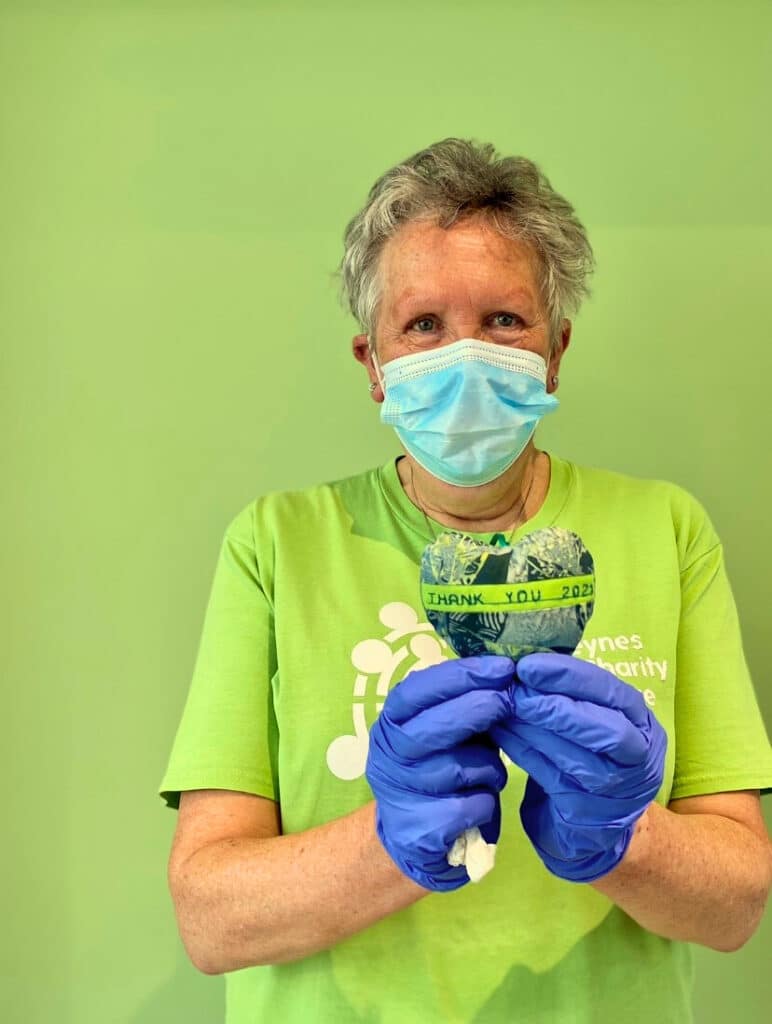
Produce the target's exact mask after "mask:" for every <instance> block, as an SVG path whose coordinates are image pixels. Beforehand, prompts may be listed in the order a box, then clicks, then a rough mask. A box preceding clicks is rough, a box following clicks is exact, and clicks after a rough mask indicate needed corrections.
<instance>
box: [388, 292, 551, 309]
mask: <svg viewBox="0 0 772 1024" xmlns="http://www.w3.org/2000/svg"><path fill="white" fill-rule="evenodd" d="M531 302H533V296H532V295H531V294H530V292H528V291H524V290H522V289H520V290H516V291H512V290H511V289H510V290H508V291H506V292H499V293H496V294H495V295H491V297H489V298H486V299H484V300H482V301H481V303H480V305H484V306H491V307H493V306H496V307H499V308H502V307H505V306H512V305H523V304H526V305H528V304H530V303H531ZM447 304H448V303H447V300H446V299H445V298H444V297H443V296H436V295H435V296H434V297H432V296H428V295H418V294H416V293H413V292H410V291H408V292H405V293H403V295H402V296H400V298H399V299H398V300H397V302H396V304H395V306H394V310H395V312H396V313H397V314H405V313H407V312H409V311H410V310H413V311H416V310H422V309H432V308H433V307H436V308H439V307H440V306H443V305H447Z"/></svg>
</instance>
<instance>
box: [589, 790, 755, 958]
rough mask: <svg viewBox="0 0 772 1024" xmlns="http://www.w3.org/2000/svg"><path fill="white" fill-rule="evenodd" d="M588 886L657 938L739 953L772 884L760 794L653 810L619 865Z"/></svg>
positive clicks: (715, 796)
mask: <svg viewBox="0 0 772 1024" xmlns="http://www.w3.org/2000/svg"><path fill="white" fill-rule="evenodd" d="M589 884H590V885H592V886H593V888H595V889H597V890H598V891H599V892H602V893H604V894H605V895H606V896H608V897H609V899H611V900H613V901H614V903H616V904H618V906H620V907H621V908H622V910H624V911H625V912H626V913H627V914H629V915H630V917H632V918H633V920H634V921H637V922H638V924H640V925H641V926H642V927H643V928H646V929H648V930H649V931H651V932H654V933H655V934H657V935H662V936H664V937H665V938H668V939H680V940H682V941H685V942H696V943H699V944H700V945H703V946H709V947H710V948H711V949H715V950H718V951H719V952H724V953H730V952H733V951H734V950H737V949H739V948H740V947H741V946H742V945H744V944H745V942H747V941H748V939H749V938H750V937H751V935H752V934H753V933H754V932H755V930H756V928H757V927H758V924H759V922H760V921H761V917H762V914H763V912H764V906H765V903H766V900H767V896H768V894H769V889H770V885H771V884H772V845H771V844H770V841H769V838H768V836H767V830H766V826H765V824H764V819H763V817H762V814H761V807H760V801H759V793H758V790H743V791H739V792H736V793H712V794H710V795H707V796H695V797H687V798H685V799H682V800H674V801H672V802H671V803H670V805H669V806H668V808H667V809H665V808H664V807H661V806H660V805H659V804H650V805H649V807H648V808H647V809H646V811H645V812H644V814H643V815H642V816H641V818H640V819H639V821H638V826H637V829H636V833H635V835H634V836H633V839H632V841H631V842H630V845H629V847H628V849H627V853H626V854H625V856H624V858H623V859H622V861H621V862H620V864H619V865H618V866H617V867H616V868H615V869H614V870H613V871H610V872H609V873H608V874H607V875H605V876H604V877H603V878H599V879H598V880H597V881H595V882H591V883H589Z"/></svg>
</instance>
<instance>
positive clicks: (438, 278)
mask: <svg viewBox="0 0 772 1024" xmlns="http://www.w3.org/2000/svg"><path fill="white" fill-rule="evenodd" d="M537 270H538V262H537V257H536V255H535V253H534V251H533V249H532V248H531V247H530V246H529V245H527V244H526V243H524V242H519V241H515V240H513V239H509V238H504V237H503V236H502V235H500V234H499V233H498V232H497V231H496V229H495V228H494V227H493V226H492V225H490V224H488V223H487V222H486V221H484V220H483V219H482V218H480V217H473V218H469V219H465V220H463V221H461V222H459V223H456V224H454V225H453V226H452V227H450V228H448V229H444V228H440V227H437V226H436V225H435V224H432V223H429V222H421V221H413V222H410V223H408V224H406V225H405V226H404V227H403V228H401V229H400V231H398V232H397V234H396V235H394V236H393V237H392V238H390V239H389V241H388V242H387V243H386V245H385V246H384V248H383V251H382V253H381V263H380V272H381V281H382V298H381V304H380V309H379V314H378V323H377V327H376V333H375V338H374V339H373V340H374V342H375V345H376V353H377V356H378V358H379V361H380V363H381V365H383V364H384V363H388V362H389V361H390V360H392V359H396V358H398V357H399V356H404V355H408V354H410V353H414V352H420V351H425V350H428V349H433V348H438V347H440V346H442V345H450V344H451V343H452V342H454V341H458V340H459V339H461V338H477V339H479V340H481V341H490V342H492V343H494V344H497V345H506V346H508V347H510V348H525V349H528V350H530V351H531V352H537V353H538V354H539V355H540V356H542V357H543V358H544V359H545V361H546V362H547V363H548V364H549V366H548V376H547V382H548V390H552V387H551V386H550V383H549V382H550V379H551V376H552V374H556V373H557V372H558V365H559V363H560V357H561V355H562V352H563V350H564V349H565V347H566V346H567V344H568V338H569V335H570V329H571V325H570V321H568V320H564V321H563V325H564V326H563V339H562V345H559V346H558V351H557V352H556V353H555V354H554V355H553V357H552V359H551V360H550V358H549V323H548V318H547V311H546V309H545V308H544V305H543V303H542V299H541V296H540V294H539V289H538V286H537V278H536V275H537ZM354 354H355V356H356V358H357V359H358V360H359V361H360V362H362V363H365V364H368V371H369V372H370V377H371V380H372V381H374V382H375V381H376V376H375V374H374V371H373V369H372V365H371V362H370V359H369V354H368V352H367V342H366V335H357V336H356V337H355V338H354ZM373 397H375V398H376V400H382V395H381V393H380V387H378V388H377V389H376V393H375V395H374V396H373Z"/></svg>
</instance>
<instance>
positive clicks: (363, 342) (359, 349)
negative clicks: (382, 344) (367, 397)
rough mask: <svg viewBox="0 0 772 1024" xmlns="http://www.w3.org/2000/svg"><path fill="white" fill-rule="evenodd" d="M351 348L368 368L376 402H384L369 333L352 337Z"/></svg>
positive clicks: (356, 357) (370, 388)
mask: <svg viewBox="0 0 772 1024" xmlns="http://www.w3.org/2000/svg"><path fill="white" fill-rule="evenodd" d="M351 348H352V351H353V353H354V358H355V359H356V361H357V362H358V363H361V364H362V365H363V366H364V367H365V369H366V370H367V375H368V377H369V378H370V387H369V390H370V394H371V395H372V396H373V399H374V400H375V401H376V402H382V401H383V390H382V388H381V385H380V383H379V381H378V374H377V372H376V369H375V366H374V364H373V357H372V353H371V351H370V341H369V336H368V335H367V334H355V335H354V337H353V338H352V344H351ZM376 358H377V357H376Z"/></svg>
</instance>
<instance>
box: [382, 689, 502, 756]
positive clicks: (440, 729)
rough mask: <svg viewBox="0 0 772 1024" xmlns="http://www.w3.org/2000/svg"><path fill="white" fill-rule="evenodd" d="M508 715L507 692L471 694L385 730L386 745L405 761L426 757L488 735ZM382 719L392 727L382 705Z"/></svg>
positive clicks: (484, 691)
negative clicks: (493, 726)
mask: <svg viewBox="0 0 772 1024" xmlns="http://www.w3.org/2000/svg"><path fill="white" fill-rule="evenodd" d="M400 685H402V684H400ZM511 714H512V703H511V701H510V697H509V694H508V693H507V692H506V690H472V691H471V692H470V693H462V694H461V695H460V696H458V697H453V698H451V699H450V700H446V701H444V702H443V703H441V704H437V705H435V706H434V707H429V708H426V709H425V710H424V711H419V712H418V713H417V714H415V715H414V716H413V717H412V718H408V719H406V720H405V721H404V722H403V723H402V724H401V725H399V726H397V728H394V727H392V728H390V729H388V737H389V743H390V745H391V748H392V750H393V751H394V752H395V754H396V755H397V756H398V757H400V758H402V759H404V760H409V759H411V758H413V759H415V758H419V757H425V756H426V754H429V753H433V752H435V751H438V750H448V749H450V748H451V747H455V746H457V745H458V744H459V743H463V742H464V741H465V740H468V739H470V738H471V737H472V736H474V735H476V734H477V733H481V732H487V730H488V729H489V727H490V726H491V725H493V723H494V722H499V721H503V720H504V719H505V718H508V717H509V716H511ZM381 715H386V721H392V725H393V720H392V719H391V713H390V712H388V713H387V710H386V705H385V704H384V707H383V710H382V711H381ZM384 728H388V727H387V726H384Z"/></svg>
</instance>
